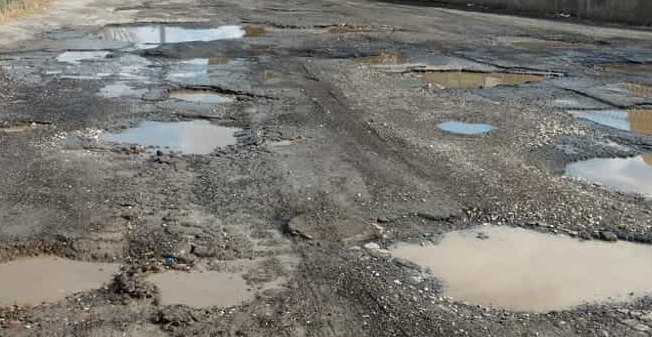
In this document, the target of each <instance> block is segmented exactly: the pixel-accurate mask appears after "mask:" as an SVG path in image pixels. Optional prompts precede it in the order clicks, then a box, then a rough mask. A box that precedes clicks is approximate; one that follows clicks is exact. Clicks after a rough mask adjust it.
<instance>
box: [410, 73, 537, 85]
mask: <svg viewBox="0 0 652 337" xmlns="http://www.w3.org/2000/svg"><path fill="white" fill-rule="evenodd" d="M416 74H417V77H419V78H421V80H422V81H423V82H425V83H428V84H431V85H433V86H435V87H436V88H437V89H486V88H495V87H497V86H500V85H518V84H526V83H532V82H538V81H543V80H545V79H547V78H548V77H546V76H542V75H531V74H510V73H481V72H465V71H429V72H418V73H416Z"/></svg>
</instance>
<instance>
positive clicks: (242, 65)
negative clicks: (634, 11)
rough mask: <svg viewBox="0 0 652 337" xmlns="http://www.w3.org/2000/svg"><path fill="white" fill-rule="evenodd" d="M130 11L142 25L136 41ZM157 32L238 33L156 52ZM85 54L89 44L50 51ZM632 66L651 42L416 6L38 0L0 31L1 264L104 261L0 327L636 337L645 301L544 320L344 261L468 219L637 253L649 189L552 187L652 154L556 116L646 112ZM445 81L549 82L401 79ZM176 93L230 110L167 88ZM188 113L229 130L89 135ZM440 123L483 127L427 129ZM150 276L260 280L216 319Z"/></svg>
mask: <svg viewBox="0 0 652 337" xmlns="http://www.w3.org/2000/svg"><path fill="white" fill-rule="evenodd" d="M125 23H130V24H135V23H143V24H144V23H147V24H150V25H155V27H154V28H153V30H152V31H153V32H155V33H156V32H158V33H159V34H161V35H158V36H156V37H152V34H151V33H148V34H149V35H148V36H149V37H148V39H150V41H149V42H150V43H149V44H147V43H145V44H143V43H132V42H133V41H128V40H133V37H129V36H130V35H129V34H126V35H124V34H123V35H120V34H121V33H120V32H121V29H123V28H121V27H122V26H116V25H117V24H125ZM158 24H167V25H174V24H177V25H179V26H180V27H182V28H184V29H187V30H192V29H210V28H211V27H218V26H224V25H240V26H243V27H244V28H245V30H246V34H245V35H244V36H243V37H241V38H230V39H224V40H214V41H194V42H179V43H165V44H162V43H160V42H161V41H160V39H163V35H162V34H163V33H165V29H163V28H161V27H162V26H157V25H158ZM104 25H113V26H111V27H112V28H103V26H104ZM127 27H131V29H133V28H134V26H133V25H132V26H127ZM112 31H113V32H114V33H111V32H112ZM116 31H117V33H115V32H116ZM125 31H129V28H127V29H126V30H125ZM166 34H167V33H166ZM170 34H172V33H170ZM146 35H147V34H146ZM154 35H156V34H154ZM174 36H175V35H174V34H172V35H168V36H166V37H165V38H166V39H172V40H174ZM156 39H159V41H156ZM141 42H142V41H141ZM79 51H81V52H86V53H88V52H97V51H104V52H107V53H100V54H97V53H95V54H93V53H91V54H85V55H86V57H89V59H83V60H82V59H81V58H75V57H74V55H75V54H72V55H73V56H72V57H71V54H64V53H65V52H69V53H70V52H79ZM62 55H66V56H62ZM89 55H94V56H89ZM98 55H99V56H98ZM378 55H384V56H383V57H380V58H375V59H374V58H373V57H374V56H378ZM387 55H390V56H387ZM391 55H393V56H391ZM363 57H367V58H366V59H360V58H363ZM369 57H372V58H369ZM57 58H59V59H57ZM356 58H358V61H356ZM204 59H208V61H206V63H202V62H203V61H198V60H204ZM646 63H652V33H651V32H649V31H647V30H645V29H627V28H626V27H615V26H612V27H607V28H605V27H596V26H591V25H581V24H578V23H575V22H572V21H564V22H559V21H549V20H541V19H529V18H516V17H511V16H501V15H498V14H488V13H481V12H464V11H459V10H455V9H441V8H436V7H430V6H423V5H418V4H417V5H407V4H401V3H396V2H384V1H363V0H355V1H343V0H332V1H329V0H321V1H311V2H299V1H275V0H267V1H251V0H239V1H231V0H226V1H212V2H211V1H204V0H184V1H172V0H161V1H159V0H155V1H120V0H104V1H99V2H92V1H87V0H83V1H82V0H61V1H57V2H54V3H53V5H52V7H51V8H50V9H49V10H45V11H42V12H39V13H34V14H33V15H31V16H27V17H24V18H21V19H19V20H16V21H13V22H11V23H8V24H6V25H4V26H0V168H1V172H2V173H1V174H0V260H2V261H3V262H5V261H9V260H12V259H15V258H19V257H25V256H33V255H38V254H48V255H56V256H60V257H67V258H70V259H74V260H83V261H96V262H111V263H119V264H121V265H122V266H123V267H122V272H121V274H120V275H119V276H118V277H116V279H115V280H114V281H112V282H111V283H107V286H106V287H103V288H101V289H95V290H88V291H85V292H80V293H77V294H75V295H73V296H69V297H67V298H66V299H64V300H61V301H59V302H54V303H47V304H43V305H38V306H32V307H29V306H11V305H8V304H7V303H0V305H3V306H2V308H1V309H0V335H1V336H193V335H197V336H454V335H460V336H648V333H649V331H652V328H651V327H650V326H652V324H650V322H648V320H649V319H650V318H651V317H652V316H651V315H650V311H652V302H651V300H650V299H649V298H646V297H644V298H638V299H634V300H632V301H629V302H622V303H618V302H616V303H611V304H591V305H586V306H581V307H578V308H571V309H563V310H558V311H552V312H545V313H530V312H512V311H508V310H503V309H500V308H487V307H479V306H477V305H473V304H472V303H464V302H461V301H457V300H455V299H454V298H453V299H450V298H447V297H446V296H444V293H443V289H442V286H441V284H440V283H439V282H438V281H437V279H436V275H434V277H433V275H431V274H430V273H428V272H426V271H424V270H422V269H420V268H418V267H417V266H414V265H412V264H410V263H407V262H405V261H403V260H399V259H393V258H391V256H389V255H388V254H387V253H386V252H385V251H383V250H378V249H373V247H372V246H373V245H372V246H369V245H368V247H370V248H372V249H361V248H360V247H361V246H363V245H365V244H366V243H368V242H370V241H373V242H375V243H377V244H379V246H380V247H382V248H388V247H390V246H392V245H393V244H396V243H398V242H403V241H410V242H419V241H421V240H429V239H430V238H432V237H433V236H437V235H438V234H442V233H446V232H449V231H452V230H457V229H464V228H470V227H472V226H475V225H478V224H482V223H491V224H495V225H502V226H519V227H525V228H528V229H529V230H537V231H542V232H550V233H554V234H561V233H566V234H570V235H572V236H582V237H584V238H585V239H591V238H603V239H609V240H611V239H613V238H612V237H611V234H614V235H616V236H618V238H620V239H621V240H629V241H634V242H638V243H641V244H649V243H651V242H652V229H651V221H652V213H651V211H650V210H651V209H652V208H651V206H652V203H651V202H650V199H649V198H645V197H641V196H636V195H633V194H627V193H617V192H614V191H613V190H609V189H605V188H602V187H600V186H596V185H592V184H587V183H584V182H581V181H578V180H575V179H569V178H567V177H564V176H563V172H564V167H565V165H566V164H568V163H571V162H574V161H578V160H583V159H588V158H593V157H614V156H632V155H639V154H644V153H646V152H648V151H650V149H652V138H650V137H649V136H646V135H641V134H636V133H629V132H625V131H621V130H617V129H611V128H606V127H604V126H600V125H599V124H592V123H589V122H586V121H581V120H578V119H577V118H575V117H573V116H572V115H570V114H568V113H567V110H569V109H576V110H586V109H633V108H636V109H642V110H645V109H646V108H649V106H651V103H652V98H650V95H649V91H645V90H641V92H639V93H633V92H632V91H628V90H627V88H628V87H627V85H628V83H635V84H636V85H638V86H642V87H643V88H644V86H645V85H652V76H650V75H651V73H652V71H650V67H649V66H647V65H646ZM609 64H612V65H618V66H623V65H624V66H625V68H627V67H629V66H631V67H634V68H635V70H633V71H630V70H627V71H623V70H622V69H620V68H619V69H620V70H619V69H613V68H608V67H605V65H609ZM459 69H467V70H473V71H476V72H479V71H480V72H500V73H504V72H517V73H523V72H524V73H528V74H530V75H541V76H545V79H544V80H543V81H538V82H533V83H526V84H522V85H510V86H496V87H493V86H491V87H486V88H469V89H455V90H446V89H441V86H438V85H437V84H434V85H433V83H428V82H426V81H422V80H421V77H422V76H424V74H425V73H427V72H428V71H429V70H437V71H442V70H445V71H447V70H459ZM627 69H629V68H627ZM111 85H114V86H115V85H117V87H108V89H107V86H111ZM112 88H113V89H116V88H118V89H119V90H113V89H112ZM182 88H186V89H187V88H191V89H192V88H194V89H198V88H199V89H202V90H204V91H211V92H213V93H217V94H221V95H224V96H228V97H229V98H230V100H231V101H230V102H229V103H224V104H213V105H208V104H197V103H193V102H184V101H180V100H174V99H168V95H169V92H170V91H172V90H176V89H182ZM193 119H198V120H204V121H210V122H211V123H214V124H219V125H222V126H228V127H236V128H239V129H241V130H242V131H241V132H238V137H237V142H236V144H235V145H231V146H223V147H220V148H217V149H216V150H215V151H212V152H211V153H209V154H179V153H171V152H170V151H166V150H165V149H163V150H159V151H156V149H152V148H150V149H146V148H144V147H142V146H138V145H129V144H118V143H112V142H107V141H105V140H103V139H104V138H102V134H104V133H106V132H113V133H116V132H119V131H121V130H123V129H126V128H130V127H134V126H136V125H138V124H139V123H141V122H143V121H158V122H173V121H189V120H193ZM447 120H458V121H464V122H472V123H488V124H491V125H492V126H494V127H495V130H493V131H492V132H490V133H489V134H486V135H483V136H476V137H469V136H461V135H455V134H450V133H446V132H444V131H442V130H439V129H437V128H436V127H435V125H436V124H437V123H440V122H443V121H447ZM189 132H190V133H192V130H190V131H189ZM187 136H188V137H190V135H189V134H187ZM180 137H182V138H183V137H184V136H183V135H182V136H180ZM157 152H158V153H157ZM601 233H602V234H601ZM605 233H607V234H605ZM543 254H545V252H544V253H543ZM166 263H167V264H168V265H170V266H168V267H172V268H177V269H190V270H195V269H202V270H203V269H211V270H227V269H228V270H230V269H229V268H236V270H235V271H234V272H237V273H243V275H244V276H243V277H244V278H245V279H246V280H247V282H248V285H249V286H250V287H258V288H257V289H259V291H258V292H257V293H256V296H252V297H251V298H247V300H246V301H245V302H244V303H242V304H240V305H235V306H232V305H231V306H228V307H226V306H220V305H215V306H210V307H206V308H201V309H200V308H192V307H188V306H179V305H165V300H164V301H163V303H160V298H159V297H160V294H158V293H159V292H160V289H158V288H157V287H154V286H152V284H151V283H149V282H145V281H144V278H145V277H146V276H147V275H150V274H152V273H158V272H161V271H163V270H165V269H166V268H167V267H165V266H164V264H166ZM231 264H236V265H237V266H236V267H232V266H231ZM602 268H603V269H604V273H609V270H610V268H609V265H604V266H603V267H602ZM108 281H109V280H107V282H108ZM0 282H1V281H0ZM586 282H591V280H590V279H587V280H586ZM268 283H273V284H274V285H275V286H272V287H268V286H265V285H264V284H268ZM219 286H220V287H229V285H228V284H220V285H219ZM191 290H192V289H190V287H189V289H188V291H191ZM240 290H242V289H240ZM177 291H183V289H181V290H177ZM163 296H164V298H165V295H164V294H163ZM177 296H178V294H177ZM180 297H183V296H180Z"/></svg>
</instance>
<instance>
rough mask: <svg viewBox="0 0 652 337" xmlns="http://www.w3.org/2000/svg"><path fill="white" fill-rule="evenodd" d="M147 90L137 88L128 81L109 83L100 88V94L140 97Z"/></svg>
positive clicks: (114, 96) (112, 96) (108, 96)
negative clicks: (127, 82)
mask: <svg viewBox="0 0 652 337" xmlns="http://www.w3.org/2000/svg"><path fill="white" fill-rule="evenodd" d="M146 92H147V89H136V88H134V87H132V86H130V85H128V84H126V83H114V84H108V85H106V86H104V87H102V88H101V89H100V92H99V93H98V95H100V96H102V97H107V98H117V97H126V96H131V97H140V96H142V95H144V94H145V93H146Z"/></svg>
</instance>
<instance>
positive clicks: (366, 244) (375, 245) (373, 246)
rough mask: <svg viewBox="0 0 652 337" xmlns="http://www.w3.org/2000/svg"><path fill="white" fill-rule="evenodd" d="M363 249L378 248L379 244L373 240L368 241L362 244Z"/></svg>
mask: <svg viewBox="0 0 652 337" xmlns="http://www.w3.org/2000/svg"><path fill="white" fill-rule="evenodd" d="M363 247H364V249H366V250H377V249H380V245H379V244H377V243H375V242H369V243H365V244H364V246H363Z"/></svg>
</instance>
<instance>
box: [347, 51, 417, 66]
mask: <svg viewBox="0 0 652 337" xmlns="http://www.w3.org/2000/svg"><path fill="white" fill-rule="evenodd" d="M353 61H354V62H355V63H356V64H360V65H396V64H404V63H408V59H407V57H406V56H405V55H403V54H401V53H387V52H383V53H381V54H380V55H376V56H366V57H356V58H355V59H354V60H353Z"/></svg>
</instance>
